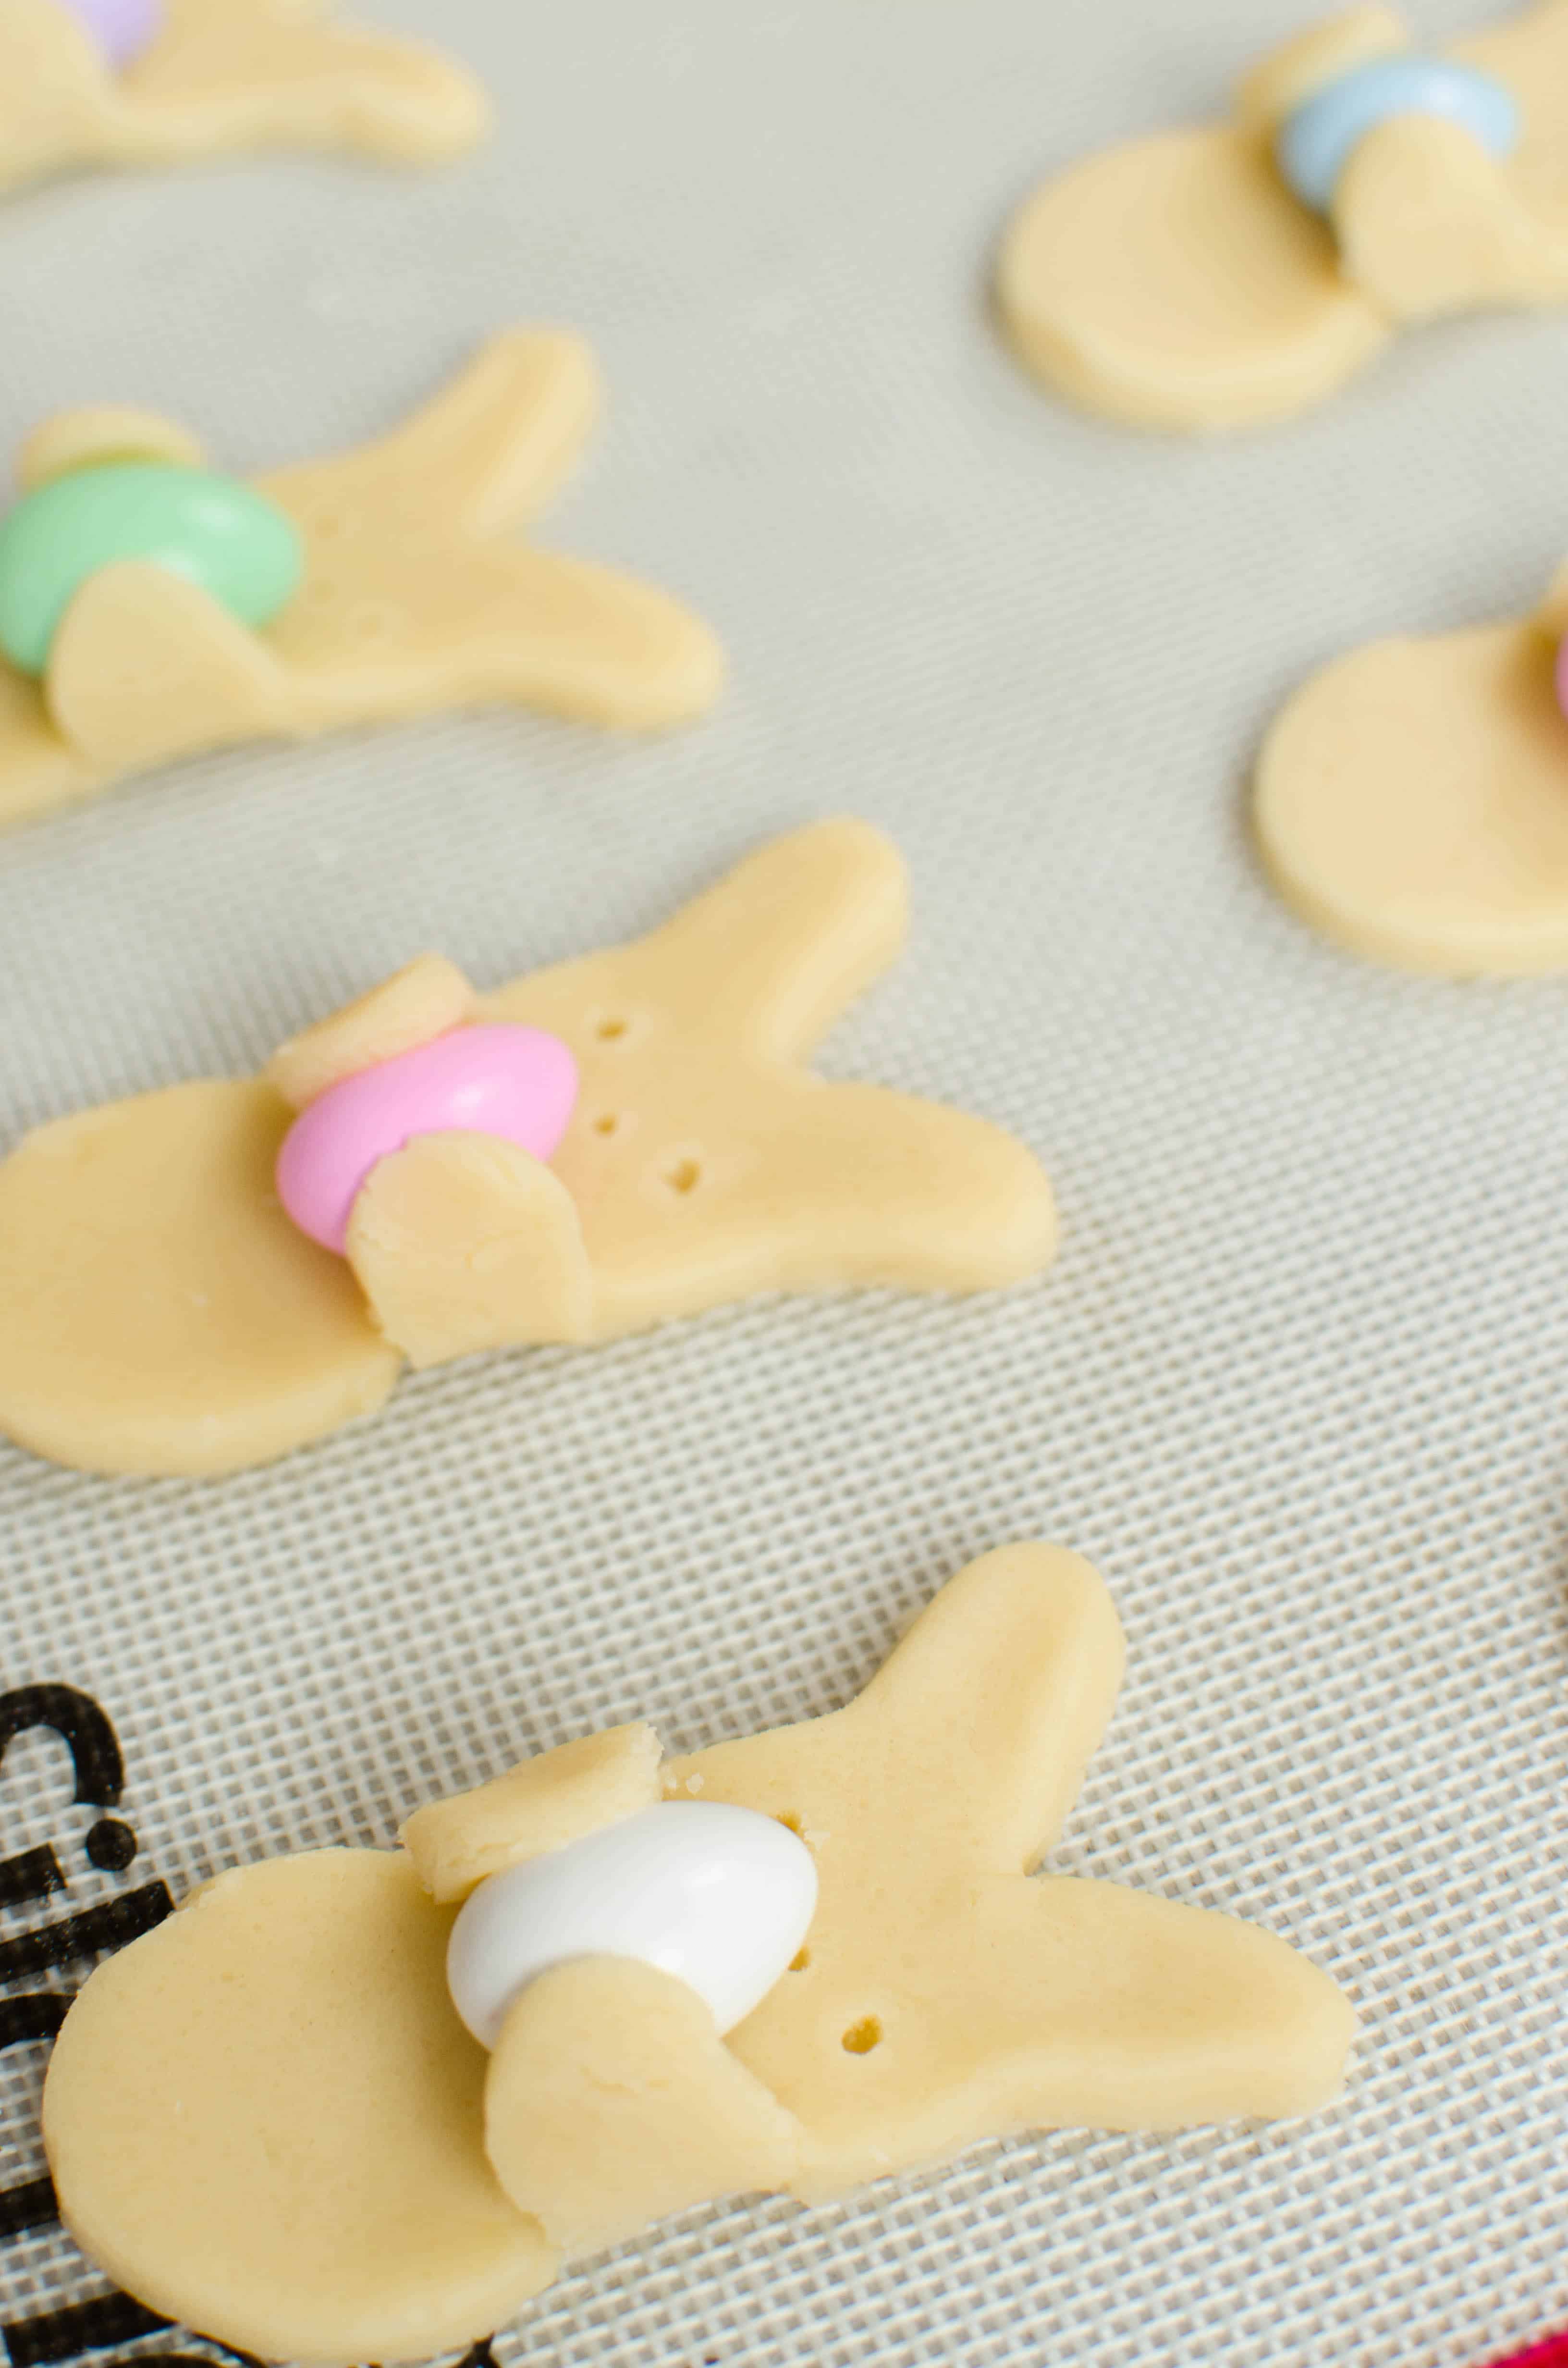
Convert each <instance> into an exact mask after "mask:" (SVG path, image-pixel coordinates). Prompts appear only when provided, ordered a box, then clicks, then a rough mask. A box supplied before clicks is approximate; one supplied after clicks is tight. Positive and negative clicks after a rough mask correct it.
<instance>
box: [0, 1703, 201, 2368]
mask: <svg viewBox="0 0 1568 2368" xmlns="http://www.w3.org/2000/svg"><path fill="white" fill-rule="evenodd" d="M35 1732H42V1733H44V1734H49V1735H53V1736H58V1737H59V1739H60V1741H61V1742H62V1743H63V1745H64V1746H65V1748H66V1750H67V1751H68V1752H69V1753H70V1755H71V1771H72V1777H73V1781H74V1790H73V1792H72V1794H71V1798H72V1801H73V1803H74V1804H78V1805H85V1806H86V1807H89V1808H93V1809H96V1810H97V1811H98V1813H99V1814H98V1816H97V1818H96V1819H95V1820H94V1822H93V1824H92V1825H91V1826H90V1827H88V1829H87V1832H86V1834H85V1837H84V1839H83V1840H82V1842H81V1844H80V1848H81V1850H82V1851H83V1853H84V1855H85V1858H86V1860H87V1861H88V1863H89V1865H91V1866H94V1867H97V1869H99V1871H100V1872H102V1873H108V1874H115V1875H119V1874H124V1873H126V1871H127V1869H128V1868H129V1867H130V1866H131V1863H132V1861H134V1859H135V1857H136V1836H135V1834H134V1833H133V1832H132V1831H131V1827H129V1826H128V1825H127V1824H126V1823H125V1822H124V1820H123V1819H122V1818H119V1817H115V1816H109V1815H108V1812H109V1811H110V1810H111V1809H117V1808H118V1807H119V1799H120V1794H121V1793H122V1792H123V1791H124V1789H125V1761H124V1759H123V1757H122V1755H121V1752H120V1748H119V1736H117V1735H116V1734H115V1731H114V1727H113V1725H112V1724H111V1723H110V1721H109V1719H108V1715H107V1713H105V1712H104V1710H103V1709H102V1708H101V1707H100V1705H99V1704H98V1703H97V1702H95V1701H94V1700H93V1698H92V1696H91V1694H85V1693H82V1692H80V1691H78V1690H77V1688H76V1687H74V1686H59V1685H37V1686H16V1687H13V1689H12V1690H11V1691H10V1692H9V1693H0V1771H3V1768H4V1762H5V1759H6V1753H7V1752H8V1751H9V1749H10V1748H11V1746H12V1744H13V1743H15V1742H16V1740H17V1736H21V1735H28V1734H31V1733H35ZM70 1892H71V1872H70V1869H69V1867H68V1865H67V1864H66V1863H63V1862H62V1857H61V1852H60V1850H57V1849H56V1847H55V1845H54V1844H53V1843H52V1842H43V1843H40V1844H39V1845H38V1846H37V1847H35V1848H34V1849H32V1850H18V1851H17V1852H16V1853H15V1854H14V1855H13V1856H12V1857H9V1858H0V1909H9V1908H17V1907H32V1906H33V1905H34V1904H35V1903H37V1905H38V1906H39V1907H40V1908H41V1910H42V1911H43V1919H44V1920H42V1921H35V1922H33V1923H31V1924H30V1925H28V1927H27V1929H25V1930H20V1931H17V1930H12V1929H11V1926H12V1922H13V1919H12V1918H11V1917H9V1916H6V1918H5V1921H4V1924H3V1925H0V1986H6V1995H5V1996H4V1997H0V2048H6V2047H21V2046H25V2045H26V2044H28V2042H29V2041H33V2040H50V2039H52V2038H53V2036H54V2034H55V2032H57V2031H58V2030H59V2028H60V2026H61V2024H62V2022H63V2021H64V2020H65V2009H66V2008H67V2007H68V2006H69V2005H70V2003H71V1996H72V1993H71V1992H70V1991H69V1990H61V1989H35V1990H22V1991H20V1992H13V1991H11V1990H10V1988H9V1987H8V1986H9V1985H11V1984H12V1983H17V1982H23V1981H27V1980H29V1979H32V1978H34V1977H36V1976H37V1975H40V1974H49V1973H56V1972H63V1973H70V1972H71V1971H72V1970H73V1969H74V1968H75V1967H76V1966H78V1965H82V1964H85V1963H86V1962H87V1961H88V1960H89V1959H91V1958H93V1957H99V1956H103V1955H105V1954H107V1952H108V1951H109V1950H111V1949H119V1948H123V1947H124V1945H125V1943H126V1941H134V1940H136V1939H137V1938H138V1936H139V1935H140V1934H141V1933H142V1932H150V1931H151V1930H153V1926H154V1925H155V1924H161V1923H162V1922H163V1920H164V1918H165V1916H167V1915H168V1913H169V1911H170V1909H171V1908H172V1907H173V1906H174V1902H173V1900H172V1899H171V1898H170V1897H169V1893H168V1886H167V1884H163V1883H141V1884H128V1885H127V1886H126V1888H125V1889H123V1890H120V1891H117V1892H115V1893H114V1894H113V1895H112V1896H110V1897H109V1898H108V1899H102V1900H99V1901H98V1902H97V1905H96V1906H94V1907H86V1908H83V1909H81V1910H79V1911H78V1912H76V1913H72V1912H71V1907H70ZM57 1907H60V1908H63V1910H64V1911H65V1912H64V1913H62V1914H61V1913H55V1912H53V1911H54V1910H55V1909H56V1908H57ZM58 2217H59V2211H58V2207H57V2206H56V2203H55V2200H54V2188H53V2185H52V2183H51V2180H50V2179H49V2177H48V2175H47V2173H46V2174H45V2175H44V2176H43V2177H42V2178H40V2179H27V2180H19V2181H18V2182H17V2183H16V2184H15V2185H13V2186H9V2187H0V2242H3V2241H4V2240H5V2239H6V2237H16V2236H19V2235H20V2234H21V2232H22V2231H23V2230H24V2229H27V2228H42V2227H47V2226H49V2225H50V2224H51V2222H52V2221H54V2220H56V2219H58ZM166 2325H167V2321H166V2320H165V2319H161V2318H159V2317H156V2316H155V2315H154V2314H153V2312H152V2311H149V2310H143V2309H142V2305H141V2304H140V2303H134V2302H132V2301H131V2297H130V2296H129V2295H128V2294H105V2295H103V2296H101V2297H99V2298H97V2299H95V2300H93V2301H91V2302H85V2303H75V2304H73V2305H71V2306H70V2307H69V2308H68V2309H64V2310H55V2311H45V2312H41V2313H40V2314H39V2315H38V2316H37V2317H33V2318H26V2319H18V2320H17V2321H15V2322H14V2323H12V2324H10V2325H3V2326H0V2343H3V2344H4V2346H5V2351H6V2358H7V2359H8V2361H9V2362H10V2368H45V2363H47V2362H52V2361H57V2360H69V2359H72V2358H74V2356H75V2354H76V2353H77V2352H80V2351H98V2350H100V2349H102V2348H103V2347H105V2346H107V2345H108V2344H113V2343H124V2342H128V2341H130V2340H131V2339H132V2338H133V2337H136V2336H140V2335H148V2334H151V2333H153V2331H155V2330H156V2329H157V2328H161V2327H164V2326H166ZM175 2358H176V2355H174V2354H169V2355H167V2362H168V2363H170V2368H172V2362H173V2361H174V2359H175ZM147 2368H151V2363H150V2362H149V2363H147ZM189 2368H210V2363H208V2362H201V2363H198V2362H194V2361H193V2362H190V2363H189Z"/></svg>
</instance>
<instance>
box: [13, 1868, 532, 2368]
mask: <svg viewBox="0 0 1568 2368" xmlns="http://www.w3.org/2000/svg"><path fill="white" fill-rule="evenodd" d="M450 1924H451V1915H450V1912H449V1910H447V1909H444V1908H440V1907H436V1906H435V1905H434V1903H433V1902H432V1901H430V1900H429V1899H427V1898H426V1896H425V1894H424V1893H423V1891H422V1890H421V1889H420V1886H419V1880H418V1877H417V1875H416V1874H415V1872H414V1869H413V1868H412V1866H411V1865H410V1864H409V1863H408V1861H407V1860H406V1859H404V1858H403V1857H402V1856H401V1855H397V1854H394V1853H392V1852H390V1851H381V1850H317V1851H312V1852H311V1853H310V1854H309V1855H307V1856H305V1857H301V1858H289V1859H276V1860H273V1861H270V1862H269V1863H267V1864H264V1865H260V1866H255V1867H249V1868H244V1869H242V1870H240V1871H239V1872H238V1873H233V1874H225V1875H222V1876H220V1877H219V1879H218V1880H217V1881H216V1882H215V1883H212V1884H209V1885H208V1886H207V1887H206V1888H205V1889H203V1890H202V1891H199V1892H198V1893H197V1894H196V1896H194V1898H193V1899H191V1900H190V1901H189V1902H188V1903H187V1906H186V1907H183V1908H182V1909H181V1911H180V1913H179V1914H178V1915H177V1916H175V1917H173V1918H170V1920H169V1921H168V1922H167V1923H165V1924H163V1925H161V1926H160V1927H159V1928H158V1930H156V1931H155V1932H152V1933H149V1934H148V1935H147V1936H146V1937H145V1938H144V1939H143V1940H141V1941H136V1942H134V1943H133V1944H132V1945H131V1947H130V1948H128V1949H125V1950H122V1951H121V1952H120V1953H119V1955H118V1956H115V1957H111V1958H109V1959H108V1961H107V1962H106V1963H105V1964H102V1965H100V1966H99V1967H98V1969H97V1972H96V1973H95V1974H94V1975H93V1976H92V1978H91V1980H90V1981H89V1982H88V1983H87V1985H86V1987H85V1989H84V1990H83V1991H82V1994H81V1996H80V1997H79V1998H78V1999H77V2001H76V2003H75V2005H74V2007H73V2008H72V2009H71V2011H70V2013H69V2015H68V2016H67V2017H66V2020H65V2023H64V2026H63V2028H62V2031H61V2033H60V2037H59V2039H58V2040H57V2041H56V2043H55V2047H54V2053H53V2055H52V2057H51V2062H50V2067H49V2077H48V2079H47V2082H46V2084H45V2089H44V2100H43V2131H44V2142H45V2145H46V2147H47V2149H48V2154H49V2161H50V2168H51V2170H52V2172H53V2174H54V2182H55V2186H56V2189H57V2191H58V2192H59V2196H60V2205H61V2211H62V2214H63V2216H64V2219H65V2222H66V2225H67V2226H69V2228H70V2229H71V2231H72V2233H73V2235H74V2237H76V2238H77V2240H78V2242H79V2243H80V2244H81V2245H82V2246H83V2247H84V2248H85V2249H86V2250H87V2251H88V2252H90V2253H91V2255H92V2256H93V2258H94V2259H95V2260H97V2261H98V2262H99V2263H100V2264H101V2265H102V2267H103V2268H104V2269H105V2270H107V2271H108V2274H109V2275H110V2276H111V2277H113V2278H116V2279H118V2280H119V2283H121V2284H122V2285H124V2286H125V2287H126V2288H127V2289H128V2290H129V2291H130V2292H131V2294H135V2295H136V2296H137V2297H138V2299H139V2300H141V2301H142V2302H144V2303H146V2304H148V2305H150V2306H151V2307H152V2308H153V2309H154V2310H158V2311H162V2312H165V2314H167V2315H168V2316H169V2317H172V2318H176V2319H179V2320H182V2321H184V2322H185V2323H186V2324H187V2326H190V2327H192V2328H197V2329H199V2331H200V2332H201V2333H202V2334H204V2335H207V2336H210V2337H211V2338H213V2339H214V2340H217V2341H219V2342H222V2343H227V2344H232V2345H237V2346H239V2347H240V2348H242V2349H243V2350H244V2351H255V2352H259V2353H261V2354H264V2355H265V2356H267V2357H268V2358H270V2359H274V2360H301V2361H310V2362H350V2361H362V2360H377V2361H401V2360H412V2359H418V2358H422V2357H425V2356H426V2355H428V2354H430V2353H432V2352H437V2351H449V2350H451V2349H453V2348H454V2347H456V2346H457V2345H460V2344H463V2343H467V2342H469V2341H471V2340H474V2339H475V2338H478V2337H481V2336H484V2335H488V2334H489V2333H490V2332H492V2330H493V2329H494V2328H496V2327H497V2326H499V2325H500V2324H501V2323H502V2322H503V2321H505V2320H506V2319H507V2318H508V2317H511V2315H512V2314H513V2312H514V2311H516V2310H517V2307H518V2306H519V2305H520V2304H522V2303H523V2302H525V2301H526V2300H527V2299H528V2296H529V2295H530V2294H537V2293H538V2292H539V2290H540V2287H542V2286H544V2285H545V2284H547V2283H549V2281H550V2279H551V2276H552V2274H553V2272H554V2269H555V2255H554V2253H553V2250H552V2248H551V2247H550V2246H549V2245H548V2244H547V2243H546V2241H545V2239H544V2237H543V2236H542V2234H541V2232H540V2228H539V2226H538V2224H537V2223H536V2222H534V2221H532V2220H528V2219H524V2218H523V2217H522V2216H521V2215H520V2214H517V2212H516V2211H514V2209H513V2208H512V2206H511V2205H510V2204H509V2203H507V2202H506V2198H505V2197H504V2196H503V2195H502V2193H501V2191H500V2189H499V2187H498V2186H497V2185H496V2183H495V2180H494V2177H493V2175H492V2173H491V2171H490V2169H489V2167H488V2165H487V2164H486V2161H485V2158H484V2155H483V2084H484V2078H485V2073H486V2069H487V2062H486V2058H485V2056H484V2055H483V2051H482V2050H481V2049H480V2048H479V2047H477V2046H476V2045H475V2044H474V2043H473V2041H472V2039H470V2037H469V2035H468V2033H467V2032H466V2031H464V2029H463V2028H462V2025H461V2024H460V2022H459V2021H458V2018H457V2016H456V2014H455V2013H454V2012H453V2010H452V2008H451V2004H450V2001H449V1998H448V1997H447V1989H446V1982H445V1977H444V1972H443V1966H444V1961H445V1952H446V1945H447V1935H448V1931H449V1927H450Z"/></svg>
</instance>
